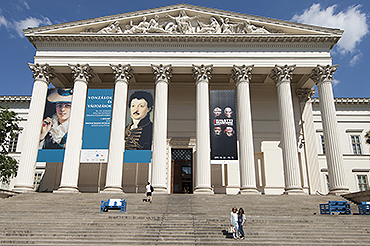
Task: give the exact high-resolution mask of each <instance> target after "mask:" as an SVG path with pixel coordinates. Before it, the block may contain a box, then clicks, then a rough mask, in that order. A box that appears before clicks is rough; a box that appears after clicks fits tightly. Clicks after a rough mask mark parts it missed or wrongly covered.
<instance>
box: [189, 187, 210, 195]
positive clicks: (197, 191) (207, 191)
mask: <svg viewBox="0 0 370 246" xmlns="http://www.w3.org/2000/svg"><path fill="white" fill-rule="evenodd" d="M193 194H211V195H213V194H214V192H213V190H212V188H211V187H209V188H195V189H194V192H193Z"/></svg>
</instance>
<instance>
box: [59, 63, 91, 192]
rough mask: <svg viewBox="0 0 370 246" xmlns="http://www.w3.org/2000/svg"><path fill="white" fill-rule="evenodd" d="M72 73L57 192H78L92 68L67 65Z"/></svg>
mask: <svg viewBox="0 0 370 246" xmlns="http://www.w3.org/2000/svg"><path fill="white" fill-rule="evenodd" d="M69 67H70V69H71V70H72V73H73V78H74V85H73V98H72V106H71V115H70V118H69V129H68V137H67V142H66V150H65V155H64V162H63V169H62V177H61V180H60V186H59V189H58V190H57V192H66V193H71V192H78V187H77V184H78V174H79V168H80V152H81V145H82V134H83V125H84V118H85V107H86V95H87V85H88V83H89V81H90V79H91V78H92V77H93V73H92V69H91V68H90V66H89V65H88V64H86V65H80V64H77V65H69Z"/></svg>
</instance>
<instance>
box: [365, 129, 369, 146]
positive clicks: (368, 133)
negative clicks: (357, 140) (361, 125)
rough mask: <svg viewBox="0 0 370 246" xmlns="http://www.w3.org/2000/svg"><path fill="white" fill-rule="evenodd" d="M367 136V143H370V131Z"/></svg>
mask: <svg viewBox="0 0 370 246" xmlns="http://www.w3.org/2000/svg"><path fill="white" fill-rule="evenodd" d="M365 138H366V143H367V144H370V131H368V132H366V135H365Z"/></svg>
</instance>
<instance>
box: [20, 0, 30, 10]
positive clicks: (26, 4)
mask: <svg viewBox="0 0 370 246" xmlns="http://www.w3.org/2000/svg"><path fill="white" fill-rule="evenodd" d="M19 2H21V4H23V5H24V7H26V9H30V6H29V5H28V3H27V2H26V1H24V0H19Z"/></svg>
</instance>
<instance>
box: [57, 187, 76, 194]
mask: <svg viewBox="0 0 370 246" xmlns="http://www.w3.org/2000/svg"><path fill="white" fill-rule="evenodd" d="M53 193H80V191H79V190H78V189H77V188H76V187H59V188H58V189H57V190H54V191H53Z"/></svg>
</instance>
